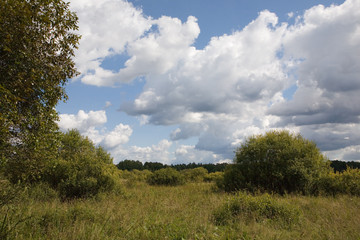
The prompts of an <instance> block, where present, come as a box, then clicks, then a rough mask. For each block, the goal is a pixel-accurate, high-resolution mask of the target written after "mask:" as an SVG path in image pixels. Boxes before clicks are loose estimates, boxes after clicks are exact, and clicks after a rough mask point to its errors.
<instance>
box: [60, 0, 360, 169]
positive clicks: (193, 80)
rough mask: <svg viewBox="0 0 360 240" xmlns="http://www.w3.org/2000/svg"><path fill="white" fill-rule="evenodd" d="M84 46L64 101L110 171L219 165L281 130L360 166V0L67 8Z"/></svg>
mask: <svg viewBox="0 0 360 240" xmlns="http://www.w3.org/2000/svg"><path fill="white" fill-rule="evenodd" d="M70 7H71V10H73V11H75V12H76V14H77V15H78V17H79V34H81V35H82V38H81V40H80V43H79V48H78V49H77V50H76V54H75V58H74V61H75V63H76V67H77V69H78V71H79V72H80V73H81V74H80V75H79V76H78V77H76V78H74V79H70V80H69V82H68V84H67V86H66V92H67V94H68V96H69V100H68V101H67V102H66V103H63V102H61V103H59V105H58V106H57V111H58V112H59V116H60V120H59V122H58V124H59V127H60V129H61V130H62V131H67V130H68V129H73V128H76V129H78V130H79V131H80V133H81V134H82V135H84V136H87V137H88V138H90V139H91V140H92V141H93V142H94V143H95V144H97V145H101V146H103V147H104V148H105V149H106V150H108V152H110V153H111V155H112V157H113V158H114V163H118V162H119V161H123V160H125V159H131V160H140V161H142V162H146V161H148V162H162V163H165V164H179V163H192V162H195V163H220V162H228V161H231V160H232V159H233V157H234V151H236V149H237V148H238V147H240V146H241V144H242V143H244V142H245V141H246V139H247V138H248V137H250V136H253V135H257V134H263V133H265V132H267V131H270V130H281V129H286V130H288V131H290V132H292V133H300V134H301V135H302V136H303V137H305V138H307V139H309V140H312V141H314V142H315V143H316V144H317V146H318V147H319V148H320V150H321V151H322V152H323V153H324V154H325V155H326V156H327V157H328V158H329V159H332V160H334V159H338V160H345V161H358V160H360V131H359V130H360V103H359V102H360V101H359V100H360V0H347V1H340V0H315V1H309V0H304V1H288V0H251V1H250V0H221V1H220V0H207V1H201V0H191V1H190V0H132V1H124V0H102V1H98V0H71V2H70Z"/></svg>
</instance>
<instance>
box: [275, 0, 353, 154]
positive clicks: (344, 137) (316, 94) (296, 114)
mask: <svg viewBox="0 0 360 240" xmlns="http://www.w3.org/2000/svg"><path fill="white" fill-rule="evenodd" d="M358 9H360V2H359V1H356V0H355V1H354V0H348V1H346V2H345V3H344V4H342V5H340V6H330V7H328V8H325V7H324V6H322V5H319V6H315V7H313V8H311V9H309V10H307V11H306V12H305V14H304V16H303V17H302V19H301V21H299V22H298V23H297V24H295V25H294V26H292V27H290V28H289V30H288V31H287V33H286V36H285V37H284V40H283V42H284V49H285V51H284V56H285V57H286V58H288V59H293V60H294V62H296V63H294V65H295V66H296V67H295V68H296V73H297V76H298V79H297V90H296V92H295V94H294V97H293V99H292V100H291V101H286V102H278V103H276V104H274V105H273V106H272V108H271V109H270V110H269V113H270V114H274V115H277V116H280V117H281V121H279V122H278V123H277V125H278V126H279V127H281V126H287V125H295V126H299V129H300V132H301V133H302V134H303V135H305V136H306V137H309V138H311V139H313V140H315V141H316V142H317V143H318V145H319V147H320V148H321V149H322V150H324V151H327V153H331V155H333V154H334V153H335V152H338V153H340V152H341V154H340V155H341V157H343V158H342V159H345V160H351V159H354V156H355V155H357V153H356V152H355V155H354V151H352V150H351V149H353V147H352V146H356V145H357V144H358V142H359V140H360V135H359V134H358V133H357V131H355V129H359V127H360V126H359V123H360V105H359V104H358V101H359V96H360V58H359V56H360V34H359V33H360V32H359V29H360V11H359V10H358ZM345 150H346V151H349V154H345V153H344V151H345ZM334 156H336V154H335V155H334ZM357 156H358V155H357ZM358 159H359V158H358Z"/></svg>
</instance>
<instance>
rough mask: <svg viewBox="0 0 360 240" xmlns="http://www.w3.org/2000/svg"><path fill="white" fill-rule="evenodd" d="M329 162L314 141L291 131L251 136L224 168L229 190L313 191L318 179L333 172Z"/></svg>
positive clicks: (226, 184) (225, 181)
mask: <svg viewBox="0 0 360 240" xmlns="http://www.w3.org/2000/svg"><path fill="white" fill-rule="evenodd" d="M329 164H330V161H328V159H326V157H324V156H323V155H322V154H321V153H320V151H319V149H318V148H317V147H316V144H315V143H314V142H311V141H308V140H306V139H304V138H303V137H302V136H301V135H294V134H291V133H289V132H288V131H271V132H268V133H266V134H265V135H258V136H253V137H250V138H249V139H247V140H246V142H245V143H244V144H242V145H241V147H240V148H238V149H237V151H236V156H235V159H234V164H231V165H229V166H228V167H227V169H226V170H225V175H224V188H225V190H226V191H236V190H239V189H247V190H249V191H258V190H261V191H269V192H275V193H280V194H284V193H286V192H288V193H290V192H301V193H303V194H305V193H310V192H311V191H312V189H313V184H314V183H315V182H316V181H317V179H319V178H321V177H323V176H326V175H327V174H329V172H330V171H331V168H330V166H329Z"/></svg>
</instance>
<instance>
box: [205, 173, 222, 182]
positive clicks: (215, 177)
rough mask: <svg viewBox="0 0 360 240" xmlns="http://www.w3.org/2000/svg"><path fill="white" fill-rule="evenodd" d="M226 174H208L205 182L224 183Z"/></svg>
mask: <svg viewBox="0 0 360 240" xmlns="http://www.w3.org/2000/svg"><path fill="white" fill-rule="evenodd" d="M223 179H224V173H223V172H212V173H208V174H206V175H205V177H204V181H205V182H218V181H223Z"/></svg>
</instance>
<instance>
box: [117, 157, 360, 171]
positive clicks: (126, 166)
mask: <svg viewBox="0 0 360 240" xmlns="http://www.w3.org/2000/svg"><path fill="white" fill-rule="evenodd" d="M227 165H229V164H228V163H218V164H212V163H206V164H203V163H188V164H184V163H183V164H176V165H166V164H162V163H159V162H145V163H144V164H143V163H142V162H140V161H138V160H124V161H121V162H119V163H118V164H117V165H116V166H117V168H118V169H120V170H128V171H131V170H134V169H136V170H150V171H156V170H159V169H162V168H167V167H171V168H174V169H176V170H178V171H180V170H184V169H194V168H198V167H203V168H205V169H206V170H207V171H208V172H209V173H212V172H223V171H224V170H225V168H226V166H227ZM330 166H331V167H332V168H333V169H334V172H343V171H345V170H346V168H347V167H350V168H359V169H360V162H344V161H339V160H332V161H331V164H330Z"/></svg>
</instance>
